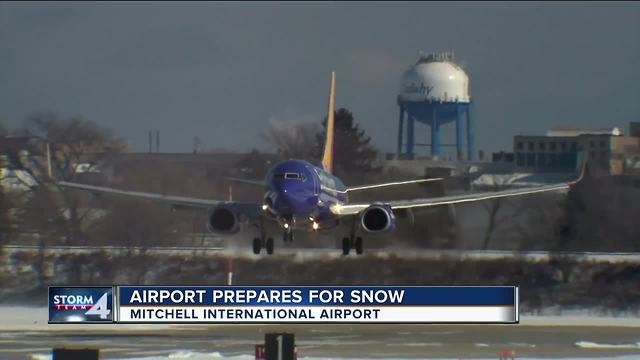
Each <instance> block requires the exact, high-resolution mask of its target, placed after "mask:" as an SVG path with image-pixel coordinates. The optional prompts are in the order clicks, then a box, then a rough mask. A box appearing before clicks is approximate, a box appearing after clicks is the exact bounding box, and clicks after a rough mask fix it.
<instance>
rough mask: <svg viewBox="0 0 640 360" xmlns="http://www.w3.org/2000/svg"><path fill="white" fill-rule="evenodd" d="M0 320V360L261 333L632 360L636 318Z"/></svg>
mask: <svg viewBox="0 0 640 360" xmlns="http://www.w3.org/2000/svg"><path fill="white" fill-rule="evenodd" d="M0 315H2V317H3V319H4V320H5V321H3V322H2V324H1V325H0V359H25V358H27V359H29V358H39V359H46V358H47V357H40V355H42V356H44V355H47V354H50V352H51V348H53V347H64V346H66V347H81V348H82V347H91V348H100V349H101V350H100V351H101V355H102V358H103V359H116V358H118V359H149V358H153V359H176V358H178V359H180V358H189V359H194V358H202V359H216V358H218V359H219V358H229V357H240V358H242V359H247V360H248V359H251V358H252V357H253V356H252V354H253V349H254V346H255V344H258V343H262V342H263V340H264V334H265V333H267V332H292V333H294V334H295V335H296V345H297V347H298V351H299V354H300V356H301V357H302V358H309V359H316V358H317V359H337V358H359V359H368V358H372V359H400V358H423V359H435V358H449V359H451V358H469V359H472V358H473V359H477V358H484V359H488V358H494V359H495V358H496V354H497V353H498V351H501V350H504V349H510V350H515V351H516V353H517V354H518V358H521V357H525V358H588V357H598V358H603V357H618V356H625V358H626V357H628V356H635V357H637V358H640V319H638V318H637V317H636V318H629V317H626V318H591V320H592V321H588V320H589V318H588V317H585V316H579V317H577V318H571V317H549V318H543V317H527V316H523V317H522V321H521V324H516V325H275V326H271V325H225V326H216V325H202V326H194V325H81V324H69V325H47V324H46V308H28V307H0ZM576 320H577V321H576ZM176 354H190V355H184V357H180V356H179V355H176ZM194 354H195V355H194ZM197 354H201V357H198V355H197ZM202 354H204V355H202Z"/></svg>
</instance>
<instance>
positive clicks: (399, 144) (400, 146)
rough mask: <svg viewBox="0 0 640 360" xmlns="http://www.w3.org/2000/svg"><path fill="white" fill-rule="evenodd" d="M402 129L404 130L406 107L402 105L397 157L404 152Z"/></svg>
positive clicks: (399, 119)
mask: <svg viewBox="0 0 640 360" xmlns="http://www.w3.org/2000/svg"><path fill="white" fill-rule="evenodd" d="M402 130H404V107H403V106H400V117H399V118H398V151H397V152H396V158H397V159H399V158H400V154H401V153H402Z"/></svg>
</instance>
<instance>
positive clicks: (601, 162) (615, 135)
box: [513, 126, 640, 175]
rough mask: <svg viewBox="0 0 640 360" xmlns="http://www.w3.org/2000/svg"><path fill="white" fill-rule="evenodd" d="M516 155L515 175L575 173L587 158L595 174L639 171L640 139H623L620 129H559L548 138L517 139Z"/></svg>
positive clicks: (529, 136) (550, 132) (515, 143)
mask: <svg viewBox="0 0 640 360" xmlns="http://www.w3.org/2000/svg"><path fill="white" fill-rule="evenodd" d="M630 128H631V126H630ZM630 133H633V132H632V131H630ZM513 153H514V157H513V159H514V161H515V171H516V172H573V171H575V170H576V169H577V168H579V167H580V164H581V163H582V159H583V158H584V157H586V158H587V159H588V161H589V165H590V166H591V170H593V171H594V172H595V174H601V175H621V174H624V173H631V172H635V171H637V170H640V169H639V168H638V162H639V161H640V137H636V136H623V135H622V132H621V131H620V129H619V128H612V129H560V128H559V129H550V130H549V131H548V132H547V134H546V135H517V136H515V137H514V138H513Z"/></svg>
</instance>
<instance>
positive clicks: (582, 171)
mask: <svg viewBox="0 0 640 360" xmlns="http://www.w3.org/2000/svg"><path fill="white" fill-rule="evenodd" d="M587 160H588V156H587V155H586V154H585V156H584V158H583V159H582V165H581V166H580V175H578V178H577V179H575V180H573V181H569V186H571V185H575V184H577V183H579V182H580V181H581V180H582V179H583V178H584V175H585V173H586V170H587Z"/></svg>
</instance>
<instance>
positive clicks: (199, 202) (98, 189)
mask: <svg viewBox="0 0 640 360" xmlns="http://www.w3.org/2000/svg"><path fill="white" fill-rule="evenodd" d="M57 184H58V185H59V186H60V187H62V188H67V189H74V190H82V191H88V192H91V193H93V194H97V195H101V194H110V195H119V196H126V197H134V198H139V199H147V200H155V201H160V202H164V203H167V204H169V205H171V206H173V207H177V208H196V209H197V208H201V209H209V208H212V207H214V206H218V205H226V206H231V207H234V208H237V209H238V210H240V211H242V212H243V213H244V214H246V215H248V216H251V215H254V214H255V215H258V214H259V213H260V205H259V204H252V203H238V202H232V201H221V200H211V199H201V198H193V197H186V196H172V195H164V194H157V193H148V192H142V191H131V190H122V189H116V188H111V187H105V186H94V185H86V184H80V183H73V182H68V181H58V182H57Z"/></svg>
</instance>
